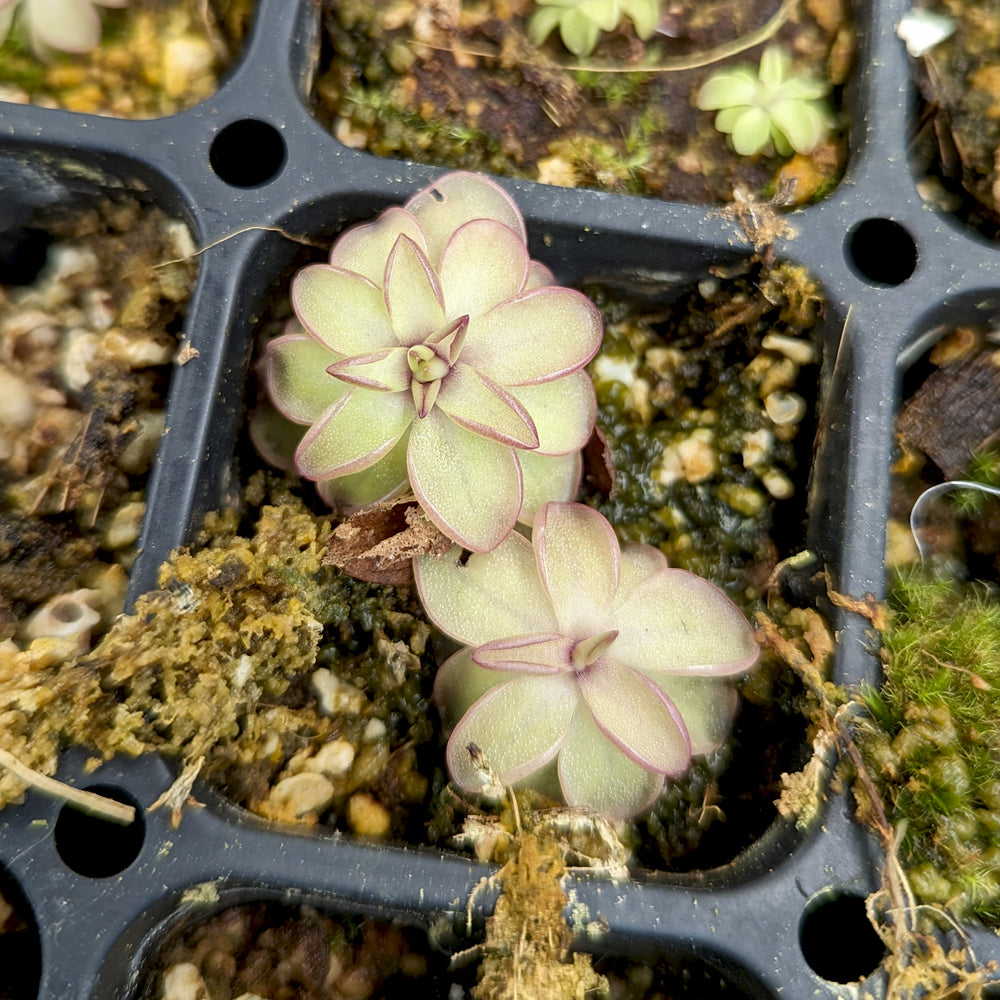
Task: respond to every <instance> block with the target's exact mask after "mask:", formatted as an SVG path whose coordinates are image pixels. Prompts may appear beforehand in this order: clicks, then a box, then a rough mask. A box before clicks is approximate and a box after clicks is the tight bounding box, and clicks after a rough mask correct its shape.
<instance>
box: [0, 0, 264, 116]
mask: <svg viewBox="0 0 1000 1000" xmlns="http://www.w3.org/2000/svg"><path fill="white" fill-rule="evenodd" d="M254 2H255V0H166V2H163V0H131V3H130V4H129V5H128V6H127V7H125V8H123V9H114V10H112V9H105V8H103V7H99V8H97V10H98V11H99V12H100V15H101V19H102V24H103V28H104V31H103V37H102V40H101V44H100V45H99V46H98V47H97V48H96V49H94V51H93V52H89V53H86V54H84V55H69V54H68V53H55V54H54V55H53V56H52V58H51V60H49V61H43V60H41V59H39V58H38V57H37V56H36V55H35V54H34V53H33V52H32V50H31V49H30V47H29V46H28V45H27V43H26V41H25V39H24V37H23V36H22V35H21V34H20V33H19V32H18V30H17V27H16V23H15V28H14V30H12V31H11V33H10V35H9V36H8V38H7V40H6V41H5V42H4V43H3V45H2V46H0V100H3V101H13V102H15V103H18V104H36V105H38V106H40V107H53V108H63V109H65V110H67V111H83V112H87V113H89V114H98V115H111V116H113V117H116V118H158V117H161V116H164V115H170V114H174V113H176V112H177V111H182V110H184V109H185V108H189V107H191V106H192V105H195V104H197V103H198V102H199V101H203V100H205V99H206V98H208V97H210V96H211V95H212V94H213V93H214V92H215V91H216V89H217V88H218V85H219V79H220V77H221V76H222V74H223V73H224V72H225V71H226V69H228V68H229V67H230V66H232V64H233V63H234V62H235V60H236V58H237V57H238V56H239V52H240V47H241V44H242V42H243V39H244V38H245V36H246V34H247V31H248V29H249V25H250V21H251V19H252V17H253V11H254Z"/></svg>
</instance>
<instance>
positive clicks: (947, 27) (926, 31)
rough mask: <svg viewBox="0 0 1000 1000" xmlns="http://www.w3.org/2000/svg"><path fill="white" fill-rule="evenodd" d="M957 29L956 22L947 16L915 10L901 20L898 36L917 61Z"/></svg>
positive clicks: (907, 13)
mask: <svg viewBox="0 0 1000 1000" xmlns="http://www.w3.org/2000/svg"><path fill="white" fill-rule="evenodd" d="M956 27H957V25H956V23H955V21H954V20H953V19H952V18H950V17H948V16H947V15H945V14H938V13H936V12H935V11H933V10H922V9H919V8H914V9H913V10H908V11H907V12H906V13H905V14H904V15H903V16H902V17H901V18H900V19H899V24H897V25H896V34H897V35H899V37H900V38H902V40H903V41H904V42H905V43H906V51H907V52H909V53H910V55H911V56H913V58H914V59H917V58H919V57H920V56H922V55H924V54H925V53H927V52H930V50H931V49H932V48H934V46H935V45H938V44H940V43H941V42H943V41H944V40H945V39H946V38H950V37H951V36H952V35H953V34H954V32H955V28H956Z"/></svg>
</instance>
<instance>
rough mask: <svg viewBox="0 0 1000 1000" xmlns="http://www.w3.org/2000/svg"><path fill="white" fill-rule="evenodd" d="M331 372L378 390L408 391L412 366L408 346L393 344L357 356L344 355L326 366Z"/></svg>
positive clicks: (346, 380) (348, 380)
mask: <svg viewBox="0 0 1000 1000" xmlns="http://www.w3.org/2000/svg"><path fill="white" fill-rule="evenodd" d="M327 371H328V372H329V374H330V376H331V377H333V378H336V379H340V380H341V381H343V382H346V383H347V384H348V385H356V386H361V387H362V388H365V389H371V390H373V391H375V392H405V391H406V390H407V389H409V387H410V379H411V375H410V366H409V364H408V363H407V360H406V348H405V347H390V348H388V349H387V350H383V351H377V352H376V353H375V354H365V355H361V356H359V357H354V358H344V360H343V361H337V362H335V363H334V364H332V365H330V367H329V368H328V369H327Z"/></svg>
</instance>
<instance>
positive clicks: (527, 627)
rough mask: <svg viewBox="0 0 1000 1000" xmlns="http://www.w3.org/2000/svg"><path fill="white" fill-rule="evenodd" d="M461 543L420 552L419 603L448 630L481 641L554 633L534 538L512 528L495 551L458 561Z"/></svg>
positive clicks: (417, 567) (415, 571) (454, 635)
mask: <svg viewBox="0 0 1000 1000" xmlns="http://www.w3.org/2000/svg"><path fill="white" fill-rule="evenodd" d="M460 554H461V549H459V548H458V547H456V548H454V549H452V550H451V552H449V553H446V554H445V555H443V556H441V557H439V558H438V557H435V556H420V557H418V558H417V559H415V560H414V563H413V575H414V578H415V580H416V584H417V593H418V594H419V595H420V603H421V604H423V606H424V611H425V612H426V613H427V616H428V617H429V618H430V620H431V621H432V622H433V623H434V624H435V625H436V626H437V627H438V628H439V629H441V631H442V632H444V633H445V634H446V635H449V636H451V637H452V638H453V639H457V640H458V641H459V642H461V643H465V644H466V645H468V646H481V645H482V644H483V643H485V642H490V641H491V640H493V639H503V638H506V637H507V636H511V635H528V634H531V633H540V632H552V631H553V630H554V629H555V627H556V620H555V617H554V615H553V614H552V609H551V607H550V606H549V602H548V598H547V597H546V594H545V591H544V590H543V589H542V584H541V581H540V580H539V579H538V571H537V569H536V568H535V553H534V551H533V550H532V548H531V543H530V542H529V541H528V540H527V539H526V538H525V537H524V536H523V535H519V534H518V533H517V532H516V531H514V532H511V533H510V534H509V535H508V536H507V537H506V538H505V539H504V540H503V541H502V542H501V543H500V544H499V545H498V546H497V547H496V548H495V549H494V550H493V551H492V552H490V553H488V554H485V555H472V556H470V557H469V558H468V559H467V560H466V562H465V563H462V562H461V561H460V560H459V556H460Z"/></svg>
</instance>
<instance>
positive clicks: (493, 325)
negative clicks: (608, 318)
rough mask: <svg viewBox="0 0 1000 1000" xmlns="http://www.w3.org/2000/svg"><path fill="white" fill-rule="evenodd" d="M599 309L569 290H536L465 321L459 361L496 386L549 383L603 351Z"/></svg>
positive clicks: (574, 369)
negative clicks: (465, 331) (467, 324)
mask: <svg viewBox="0 0 1000 1000" xmlns="http://www.w3.org/2000/svg"><path fill="white" fill-rule="evenodd" d="M603 330H604V327H603V321H602V320H601V314H600V312H599V311H598V309H597V307H596V306H595V305H594V304H593V302H591V301H590V299H588V298H587V297H586V296H585V295H582V294H581V293H580V292H577V291H574V290H573V289H572V288H536V289H533V290H532V291H530V292H523V293H522V294H521V295H518V296H516V297H515V298H512V299H508V300H507V301H506V302H501V303H500V305H498V306H496V307H495V308H493V309H491V310H490V311H489V312H486V313H483V314H482V315H481V316H475V317H473V318H471V319H470V320H469V329H468V333H467V334H466V338H465V348H464V351H463V354H462V360H463V361H466V362H468V363H469V364H471V365H473V366H474V367H475V368H478V369H479V370H480V371H481V372H482V373H483V374H484V375H488V376H489V377H490V378H492V379H493V380H494V381H495V382H499V383H500V385H506V386H517V385H530V384H532V383H534V382H550V381H552V380H553V379H556V378H559V377H560V376H563V375H567V374H568V373H569V372H572V371H576V370H577V369H579V368H582V367H583V366H584V365H585V364H586V363H587V362H588V361H589V360H590V359H591V358H592V357H593V356H594V355H595V354H596V353H597V349H598V348H599V347H600V346H601V337H602V334H603Z"/></svg>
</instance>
